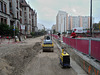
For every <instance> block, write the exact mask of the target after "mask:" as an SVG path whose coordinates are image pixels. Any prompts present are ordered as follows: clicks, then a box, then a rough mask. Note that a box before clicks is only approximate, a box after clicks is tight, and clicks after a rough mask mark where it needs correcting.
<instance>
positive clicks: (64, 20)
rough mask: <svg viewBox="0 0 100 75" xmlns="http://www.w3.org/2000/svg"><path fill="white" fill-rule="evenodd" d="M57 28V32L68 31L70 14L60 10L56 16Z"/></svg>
mask: <svg viewBox="0 0 100 75" xmlns="http://www.w3.org/2000/svg"><path fill="white" fill-rule="evenodd" d="M56 26H57V27H56V30H57V32H60V33H62V32H66V30H67V29H68V14H67V13H66V12H64V11H59V12H58V14H57V16H56Z"/></svg>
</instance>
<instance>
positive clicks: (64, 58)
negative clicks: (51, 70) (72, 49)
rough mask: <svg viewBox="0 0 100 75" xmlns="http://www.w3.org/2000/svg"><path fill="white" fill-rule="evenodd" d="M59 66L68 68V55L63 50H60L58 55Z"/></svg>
mask: <svg viewBox="0 0 100 75" xmlns="http://www.w3.org/2000/svg"><path fill="white" fill-rule="evenodd" d="M60 64H61V65H62V66H63V67H68V68H70V55H69V54H68V53H67V52H65V51H64V48H62V52H61V55H60Z"/></svg>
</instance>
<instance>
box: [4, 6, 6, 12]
mask: <svg viewBox="0 0 100 75" xmlns="http://www.w3.org/2000/svg"><path fill="white" fill-rule="evenodd" d="M4 13H6V4H4Z"/></svg>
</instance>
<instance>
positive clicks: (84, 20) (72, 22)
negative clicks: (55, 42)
mask: <svg viewBox="0 0 100 75" xmlns="http://www.w3.org/2000/svg"><path fill="white" fill-rule="evenodd" d="M75 27H83V29H88V28H90V17H89V16H69V30H72V29H73V28H75Z"/></svg>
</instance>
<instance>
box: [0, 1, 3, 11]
mask: <svg viewBox="0 0 100 75" xmlns="http://www.w3.org/2000/svg"><path fill="white" fill-rule="evenodd" d="M0 11H3V2H1V1H0Z"/></svg>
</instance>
